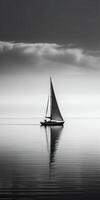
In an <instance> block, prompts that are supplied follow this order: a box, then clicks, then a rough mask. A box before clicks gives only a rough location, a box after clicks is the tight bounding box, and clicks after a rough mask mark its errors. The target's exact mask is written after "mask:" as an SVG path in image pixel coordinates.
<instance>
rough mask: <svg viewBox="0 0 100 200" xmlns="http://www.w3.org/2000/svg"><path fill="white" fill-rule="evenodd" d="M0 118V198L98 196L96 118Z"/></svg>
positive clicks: (98, 122)
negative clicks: (48, 121)
mask: <svg viewBox="0 0 100 200" xmlns="http://www.w3.org/2000/svg"><path fill="white" fill-rule="evenodd" d="M39 121H40V120H39V119H32V118H31V119H21V118H13V119H12V118H4V119H2V118H1V119H0V198H1V199H10V200H11V199H18V200H31V199H32V200H34V199H43V200H45V199H89V198H90V199H91V198H93V197H94V199H96V198H98V199H99V197H100V119H93V118H92V119H85V118H84V119H78V118H77V119H66V123H65V125H64V126H63V127H47V128H44V127H41V126H40V125H39Z"/></svg>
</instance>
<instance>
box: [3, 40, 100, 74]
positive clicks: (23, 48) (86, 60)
mask: <svg viewBox="0 0 100 200" xmlns="http://www.w3.org/2000/svg"><path fill="white" fill-rule="evenodd" d="M99 65H100V56H98V52H97V55H96V52H94V51H93V53H92V51H91V52H89V51H88V52H85V51H84V50H82V49H79V48H71V47H65V46H61V45H58V44H55V43H35V44H34V43H33V44H32V43H13V42H0V73H13V72H15V71H16V72H21V71H22V72H23V71H24V70H25V71H31V70H34V69H36V70H38V71H41V70H49V68H50V67H52V68H53V70H56V69H57V70H58V69H60V68H61V69H67V68H70V66H71V67H74V68H75V67H77V68H79V69H81V68H83V69H90V70H91V69H94V70H95V69H96V70H97V69H99V68H100V67H99Z"/></svg>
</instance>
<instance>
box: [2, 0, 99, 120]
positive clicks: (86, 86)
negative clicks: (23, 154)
mask: <svg viewBox="0 0 100 200" xmlns="http://www.w3.org/2000/svg"><path fill="white" fill-rule="evenodd" d="M50 76H52V80H53V85H54V89H55V93H56V96H57V100H58V103H59V106H60V109H61V112H62V115H63V116H64V117H100V93H99V91H100V1H99V0H50V1H49V0H9V1H7V0H0V116H4V117H5V116H17V115H18V116H19V115H20V116H32V117H33V116H34V117H35V116H44V114H45V107H46V102H47V97H48V93H49V78H50Z"/></svg>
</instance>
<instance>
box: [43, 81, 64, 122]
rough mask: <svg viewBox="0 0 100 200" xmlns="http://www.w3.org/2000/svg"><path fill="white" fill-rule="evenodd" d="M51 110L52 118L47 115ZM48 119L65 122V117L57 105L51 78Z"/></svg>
mask: <svg viewBox="0 0 100 200" xmlns="http://www.w3.org/2000/svg"><path fill="white" fill-rule="evenodd" d="M49 104H50V107H49ZM49 108H50V116H49V117H48V114H47V113H48V110H49ZM46 118H50V119H51V120H56V121H63V117H62V115H61V113H60V110H59V107H58V104H57V100H56V96H55V92H54V89H53V84H52V80H51V78H50V100H49V99H48V102H47V109H46Z"/></svg>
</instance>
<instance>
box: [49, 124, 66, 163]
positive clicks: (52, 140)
mask: <svg viewBox="0 0 100 200" xmlns="http://www.w3.org/2000/svg"><path fill="white" fill-rule="evenodd" d="M62 129H63V127H61V126H53V127H45V134H46V142H47V150H48V154H49V166H50V167H51V166H52V164H53V163H54V162H55V154H56V150H57V147H58V142H59V139H60V136H61V133H62Z"/></svg>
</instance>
